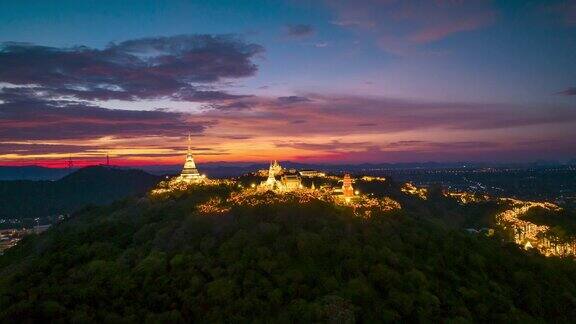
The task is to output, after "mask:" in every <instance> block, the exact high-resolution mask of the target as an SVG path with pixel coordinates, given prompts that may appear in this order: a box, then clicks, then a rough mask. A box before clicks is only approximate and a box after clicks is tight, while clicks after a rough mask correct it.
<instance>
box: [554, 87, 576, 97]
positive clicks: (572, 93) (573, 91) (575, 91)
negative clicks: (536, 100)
mask: <svg viewBox="0 0 576 324" xmlns="http://www.w3.org/2000/svg"><path fill="white" fill-rule="evenodd" d="M558 94H560V95H564V96H576V87H572V88H568V89H566V90H564V91H560V92H558Z"/></svg>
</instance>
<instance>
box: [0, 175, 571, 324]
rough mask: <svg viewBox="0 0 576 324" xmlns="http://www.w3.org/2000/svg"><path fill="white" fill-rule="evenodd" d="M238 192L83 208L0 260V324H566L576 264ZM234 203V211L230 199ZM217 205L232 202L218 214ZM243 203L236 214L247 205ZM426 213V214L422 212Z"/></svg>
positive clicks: (397, 216) (426, 227)
mask: <svg viewBox="0 0 576 324" xmlns="http://www.w3.org/2000/svg"><path fill="white" fill-rule="evenodd" d="M237 190H239V189H237V186H230V187H227V186H225V185H220V186H212V187H198V188H194V189H191V190H189V191H185V192H181V193H178V194H175V195H172V196H170V195H169V196H167V197H146V198H139V199H128V200H123V201H119V202H115V203H114V204H112V205H110V206H105V207H93V208H88V209H84V210H83V211H81V212H80V213H78V214H76V215H74V216H73V217H72V218H71V219H68V220H66V221H64V222H63V223H61V224H59V225H57V226H54V227H53V228H51V229H49V230H48V231H47V232H45V233H43V234H41V235H39V236H34V235H33V236H29V237H27V238H25V239H24V240H23V241H22V242H21V243H20V244H19V245H18V246H16V247H15V248H13V249H10V250H8V251H6V254H5V255H4V256H1V257H0V322H8V321H13V322H49V321H61V322H77V323H90V322H109V323H119V322H125V323H142V322H150V323H181V322H205V323H223V322H282V323H289V322H304V323H308V322H330V323H353V322H361V323H374V322H428V323H430V322H432V323H438V322H440V323H465V322H497V323H531V322H546V321H550V322H570V321H573V319H574V318H575V316H576V264H575V263H574V262H573V261H572V260H561V259H555V258H544V257H542V256H538V255H529V254H527V253H525V252H523V251H521V250H520V249H519V248H517V247H516V246H515V245H508V244H505V243H503V241H501V240H500V239H498V238H497V237H486V236H484V235H469V234H466V233H464V232H463V231H462V230H455V229H448V228H446V227H443V226H442V225H440V224H439V223H438V222H430V221H427V220H426V218H427V217H422V215H419V214H418V212H416V211H415V210H417V209H416V208H410V209H405V208H402V209H400V210H399V209H395V210H390V211H382V212H378V213H373V214H371V216H370V217H358V216H356V215H355V214H354V213H353V212H352V210H351V209H350V208H348V207H345V206H340V205H334V204H331V203H329V202H327V201H323V200H318V199H303V198H302V197H300V198H299V197H296V196H283V197H278V196H276V195H275V194H273V193H266V194H262V195H260V196H251V197H248V198H247V199H245V200H242V199H239V198H238V197H239V196H234V194H232V196H231V193H232V192H234V191H237ZM228 197H230V199H228ZM222 201H234V202H240V203H237V204H235V205H230V208H219V207H218V206H220V203H221V202H222ZM242 201H244V203H242ZM425 209H426V207H422V211H424V210H425Z"/></svg>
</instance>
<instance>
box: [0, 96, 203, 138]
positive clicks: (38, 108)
mask: <svg viewBox="0 0 576 324" xmlns="http://www.w3.org/2000/svg"><path fill="white" fill-rule="evenodd" d="M210 125H213V122H200V121H196V122H189V121H187V119H186V115H185V114H182V113H175V112H167V111H131V110H118V109H105V108H100V107H96V106H92V105H87V104H80V103H69V102H56V101H42V100H27V101H26V100H19V101H13V102H5V103H2V104H0V138H2V140H3V141H23V140H62V139H74V140H77V139H97V138H101V137H104V136H112V137H117V138H119V137H132V138H134V137H142V136H150V135H151V134H154V135H155V136H181V135H182V134H185V133H187V132H193V133H202V132H203V131H204V130H205V129H206V127H208V126H210Z"/></svg>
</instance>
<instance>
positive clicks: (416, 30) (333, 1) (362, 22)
mask: <svg viewBox="0 0 576 324" xmlns="http://www.w3.org/2000/svg"><path fill="white" fill-rule="evenodd" d="M325 3H326V4H327V5H328V7H329V8H331V9H333V10H334V11H335V13H336V16H337V19H336V20H335V21H334V24H335V25H338V26H342V27H344V28H353V29H356V30H361V31H362V30H363V31H367V32H369V33H370V34H373V35H374V36H375V38H376V43H377V45H378V46H380V47H381V48H382V49H383V50H385V51H387V52H389V53H392V54H395V55H401V56H403V55H408V54H412V53H413V52H415V51H416V50H417V49H419V47H421V46H423V45H425V44H428V43H432V42H436V41H438V40H441V39H444V38H446V37H448V36H451V35H454V34H457V33H461V32H468V31H473V30H477V29H480V28H484V27H486V26H489V25H491V24H493V23H494V21H495V20H496V13H495V11H494V10H493V9H492V7H491V4H490V2H489V1H482V0H471V1H451V0H438V1H427V0H417V1H380V0H357V1H346V0H325Z"/></svg>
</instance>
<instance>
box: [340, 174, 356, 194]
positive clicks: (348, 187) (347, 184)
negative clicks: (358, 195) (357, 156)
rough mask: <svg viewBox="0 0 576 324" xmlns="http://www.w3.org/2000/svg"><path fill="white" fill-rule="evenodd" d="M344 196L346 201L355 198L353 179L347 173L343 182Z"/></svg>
mask: <svg viewBox="0 0 576 324" xmlns="http://www.w3.org/2000/svg"><path fill="white" fill-rule="evenodd" d="M342 196H343V197H344V199H346V200H350V199H351V198H353V197H354V188H353V187H352V178H350V175H349V174H348V173H346V174H345V175H344V180H343V181H342Z"/></svg>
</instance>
